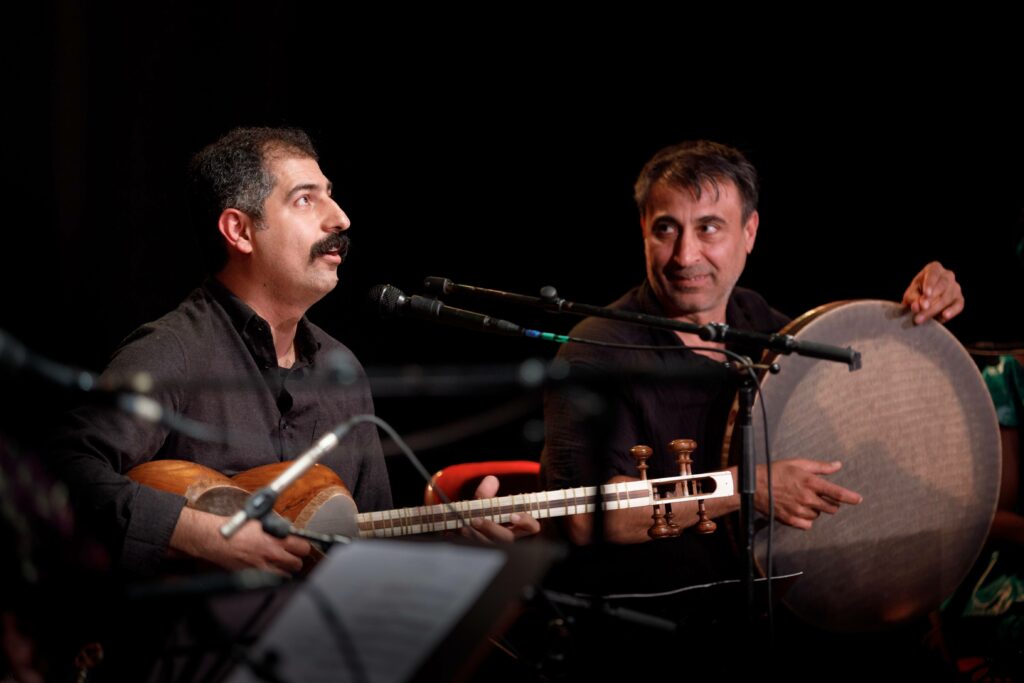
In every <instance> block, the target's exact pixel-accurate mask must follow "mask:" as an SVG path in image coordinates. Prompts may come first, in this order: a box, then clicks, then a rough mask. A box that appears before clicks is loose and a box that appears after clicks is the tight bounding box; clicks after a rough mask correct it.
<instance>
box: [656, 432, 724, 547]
mask: <svg viewBox="0 0 1024 683" xmlns="http://www.w3.org/2000/svg"><path fill="white" fill-rule="evenodd" d="M668 447H669V449H671V450H672V451H673V452H674V453H675V454H676V464H678V465H679V474H681V475H683V476H688V475H691V474H693V458H691V457H690V456H691V455H692V454H693V452H694V451H695V450H696V449H697V442H696V441H694V440H693V439H674V440H673V441H670V442H669V444H668ZM683 493H684V494H686V495H695V496H696V495H700V483H699V482H696V481H685V482H683ZM697 520H698V521H697V533H698V534H710V533H714V531H715V529H717V528H718V525H717V524H715V523H714V522H713V521H711V519H710V518H709V517H708V511H707V509H706V508H705V507H704V500H703V499H698V500H697Z"/></svg>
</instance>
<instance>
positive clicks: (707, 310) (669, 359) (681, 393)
mask: <svg viewBox="0 0 1024 683" xmlns="http://www.w3.org/2000/svg"><path fill="white" fill-rule="evenodd" d="M635 190H636V191H635V198H636V202H637V208H638V209H639V211H640V224H641V228H642V231H643V240H644V252H645V255H646V262H647V279H646V281H645V282H644V283H643V284H642V285H641V286H639V287H637V288H636V289H634V290H632V291H630V292H629V293H627V294H626V295H625V296H623V297H622V298H621V299H619V300H618V301H616V302H615V303H614V304H612V307H614V308H619V309H624V310H630V311H641V312H644V313H649V314H654V315H660V316H666V317H670V318H674V319H676V320H685V321H689V322H692V323H696V324H700V325H703V324H706V323H709V322H724V323H727V324H728V325H730V326H732V327H736V328H740V329H748V330H756V331H759V332H776V331H778V330H779V328H780V327H782V325H784V324H785V323H786V322H787V320H788V319H787V318H786V317H785V316H784V315H782V314H781V313H779V312H778V311H776V310H774V309H773V308H771V307H770V306H768V304H767V303H766V302H765V301H764V299H763V298H762V297H761V296H760V295H758V294H757V293H755V292H753V291H751V290H747V289H743V288H738V287H736V286H735V285H736V282H737V280H738V279H739V277H740V274H741V273H742V272H743V268H744V265H745V264H746V258H747V255H748V254H749V253H750V252H751V250H752V249H753V247H754V241H755V238H756V237H757V229H758V222H759V216H758V213H757V196H758V182H757V172H756V170H755V169H754V167H753V166H752V165H751V164H750V162H749V161H747V159H746V158H744V156H743V155H742V154H741V153H740V152H739V151H738V150H735V149H732V148H730V147H727V146H725V145H721V144H718V143H714V142H708V141H698V142H685V143H682V144H679V145H676V146H673V147H668V148H666V149H663V150H661V151H660V152H658V153H657V154H656V155H655V156H654V157H653V158H652V159H651V160H650V161H649V162H647V164H646V166H645V167H644V168H643V170H642V171H641V173H640V177H639V179H638V180H637V183H636V188H635ZM903 303H904V305H905V306H907V307H908V308H909V309H910V310H911V312H912V314H913V316H914V322H915V323H916V324H921V323H923V322H924V321H925V320H928V319H931V318H934V319H936V320H938V321H940V322H946V321H948V320H949V319H951V318H952V317H953V316H955V315H956V314H958V313H959V312H960V311H961V310H962V309H963V305H964V300H963V296H962V294H961V292H960V286H959V285H958V284H957V282H956V279H955V277H954V275H953V273H952V272H951V271H949V270H946V269H945V268H943V267H942V266H941V265H940V264H939V263H930V264H928V265H927V266H925V268H924V269H923V270H922V271H921V272H920V273H918V275H917V276H916V277H915V278H914V279H913V281H912V282H911V284H910V286H909V287H908V288H907V290H906V293H905V294H904V296H903ZM571 334H572V335H573V336H576V337H584V338H590V339H600V340H604V341H607V342H615V343H619V344H630V345H640V346H659V347H663V349H665V350H659V351H650V350H622V349H607V348H601V347H596V346H588V345H582V344H568V345H565V346H563V347H562V348H561V350H560V351H559V357H561V358H563V359H566V360H568V361H569V362H570V363H571V364H573V365H575V366H581V367H586V368H591V369H612V370H614V369H621V368H622V367H630V366H634V367H638V366H639V367H649V366H650V365H651V364H652V363H653V364H655V365H656V366H657V365H658V364H665V365H668V364H675V365H674V367H676V368H678V367H679V365H678V364H685V365H686V366H688V367H692V368H693V369H694V370H698V371H699V370H704V371H709V370H710V371H714V370H715V369H716V368H717V365H718V362H719V361H721V360H722V355H721V354H718V353H715V352H714V351H713V350H712V351H707V350H693V351H690V350H684V347H686V346H690V347H693V346H700V347H718V348H722V345H721V344H712V343H708V342H702V341H701V340H700V339H699V338H698V337H696V336H695V335H690V334H685V333H681V332H669V331H663V330H655V329H652V328H647V327H641V326H637V325H629V324H625V323H619V322H615V321H610V320H605V319H597V318H589V319H587V320H584V321H583V322H582V323H580V324H579V325H578V326H576V328H574V329H573V331H572V332H571ZM733 350H741V351H744V352H746V353H748V354H753V355H754V357H756V353H757V352H756V351H754V350H743V349H733ZM721 374H722V382H721V383H715V384H712V383H689V384H686V385H679V384H674V385H670V384H637V385H634V386H622V387H618V388H617V390H616V391H614V392H612V393H610V394H609V395H608V396H605V397H604V399H605V401H606V404H607V412H606V413H604V415H603V422H602V424H603V425H604V428H603V429H602V428H600V426H595V425H594V424H592V423H591V424H586V423H584V421H583V420H582V419H581V416H580V411H578V410H576V409H575V408H574V406H573V404H572V403H571V402H570V401H569V399H568V397H567V396H566V395H565V394H564V393H560V392H549V393H548V395H547V396H546V399H545V410H544V413H545V429H546V433H545V448H544V454H543V456H542V474H543V478H544V479H545V488H556V487H570V486H580V485H584V484H595V483H599V482H617V481H627V480H633V479H636V478H637V470H636V462H635V461H634V459H633V458H632V456H631V455H630V452H629V449H630V448H631V447H632V446H634V445H636V444H647V445H650V446H652V447H653V448H654V455H653V456H652V457H651V459H650V460H649V461H648V465H649V469H648V471H647V474H648V477H649V478H657V477H669V476H674V475H677V474H678V472H679V467H678V465H677V464H676V462H675V457H674V455H673V454H671V453H669V452H667V448H666V444H668V443H669V442H670V441H671V440H673V439H679V438H690V439H694V440H696V441H697V444H698V445H697V450H696V451H695V452H694V453H693V456H692V457H693V459H694V466H693V471H694V472H708V471H713V470H719V469H721V466H720V460H719V457H720V456H719V453H720V451H721V444H722V440H723V434H724V433H725V426H726V420H727V417H728V413H729V408H730V406H731V405H732V401H733V396H734V395H735V390H734V389H733V388H731V387H732V385H731V383H729V382H727V381H726V379H727V377H726V373H725V372H722V373H721ZM780 455H782V454H780ZM840 467H841V463H839V462H822V461H815V460H803V459H788V460H780V461H777V462H775V463H774V464H773V466H772V475H773V488H774V507H775V515H776V519H778V520H779V521H780V522H783V523H785V524H789V525H792V526H794V527H797V528H801V529H809V528H810V527H811V525H812V524H813V523H814V520H815V519H817V517H818V516H819V515H820V514H821V513H828V514H834V513H836V512H838V511H839V510H840V508H841V507H842V506H843V505H856V504H858V503H860V502H861V496H860V495H859V494H858V493H856V492H854V491H850V490H848V489H845V488H843V487H842V486H839V485H837V484H835V483H833V482H831V481H829V479H828V476H829V475H831V474H834V473H835V472H837V471H838V470H839V469H840ZM733 474H734V478H735V468H733ZM737 490H738V487H737ZM755 506H756V507H757V508H758V510H759V511H760V512H762V513H767V512H768V497H767V479H766V470H765V468H764V467H763V466H761V467H759V468H758V470H757V492H756V496H755ZM674 507H675V510H674V512H675V518H676V520H677V523H679V524H687V525H688V524H693V523H695V522H696V521H697V515H696V508H695V505H693V504H691V505H688V506H687V505H683V506H674ZM707 508H708V514H709V515H710V516H711V517H716V516H720V515H723V514H726V513H729V512H732V511H735V510H737V509H738V508H739V496H738V495H735V496H732V497H730V498H718V499H712V500H709V501H707ZM680 520H681V521H680ZM604 522H605V537H606V538H607V539H608V540H610V541H613V542H615V543H623V544H627V543H642V542H644V541H647V540H649V539H648V536H647V529H648V528H649V527H650V526H651V510H650V508H636V509H633V510H623V511H615V512H610V513H608V514H607V515H605V519H604ZM564 524H565V530H566V533H567V534H568V536H569V537H570V538H571V539H572V540H573V541H575V542H577V543H580V544H585V543H588V542H589V541H590V540H591V537H592V519H591V517H590V516H588V515H578V516H575V517H572V518H568V519H567V520H566V521H565V522H564ZM661 544H664V542H663V541H659V543H658V544H654V545H658V546H659V547H658V548H657V549H655V548H653V547H644V548H634V549H631V550H629V551H628V552H622V553H621V559H622V561H621V562H620V563H615V562H609V563H607V564H606V565H605V566H604V569H606V570H608V573H607V577H608V580H609V582H610V583H609V584H608V585H607V586H604V587H600V588H605V589H608V590H612V591H618V590H623V591H629V590H634V589H636V590H643V589H646V590H655V589H657V588H665V589H669V588H677V587H679V586H682V585H686V584H687V583H689V582H692V583H700V582H703V581H707V580H713V579H715V578H722V577H724V576H727V575H736V570H735V566H734V565H733V564H731V562H730V557H731V556H732V553H731V551H730V548H729V542H728V539H727V538H726V535H725V534H722V533H718V534H714V535H712V536H710V537H698V536H697V535H696V534H694V533H692V532H686V533H683V534H682V535H681V536H680V537H679V538H678V539H675V540H673V541H670V542H668V544H667V545H661ZM615 552H618V551H615ZM673 555H674V557H673Z"/></svg>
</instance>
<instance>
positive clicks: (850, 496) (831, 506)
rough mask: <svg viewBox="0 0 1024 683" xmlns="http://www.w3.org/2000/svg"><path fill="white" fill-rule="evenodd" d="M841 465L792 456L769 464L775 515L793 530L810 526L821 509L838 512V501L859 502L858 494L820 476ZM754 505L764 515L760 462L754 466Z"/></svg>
mask: <svg viewBox="0 0 1024 683" xmlns="http://www.w3.org/2000/svg"><path fill="white" fill-rule="evenodd" d="M841 467H842V463H840V462H838V461H834V462H822V461H820V460H805V459H796V458H794V459H791V460H779V461H777V462H775V463H772V487H773V489H774V494H775V495H774V501H773V502H774V504H775V518H776V519H777V520H779V521H780V522H782V523H783V524H788V525H789V526H793V527H796V528H797V529H810V528H811V525H812V524H813V523H814V520H816V519H817V518H818V516H819V515H820V514H821V513H822V512H827V513H828V514H830V515H833V514H835V513H837V512H839V506H840V505H841V504H845V505H857V504H858V503H860V502H861V500H863V498H862V497H861V495H860V494H859V493H856V492H854V491H851V490H849V489H845V488H843V487H842V486H839V485H838V484H835V483H832V482H830V481H828V480H827V479H824V478H823V477H822V475H828V474H834V473H836V472H838V471H839V469H840V468H841ZM754 507H756V508H757V509H758V511H759V512H761V513H762V514H765V515H767V514H768V472H767V469H766V468H765V466H764V465H759V466H758V468H757V489H756V492H755V494H754Z"/></svg>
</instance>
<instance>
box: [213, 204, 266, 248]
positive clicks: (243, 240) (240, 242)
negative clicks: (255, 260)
mask: <svg viewBox="0 0 1024 683" xmlns="http://www.w3.org/2000/svg"><path fill="white" fill-rule="evenodd" d="M217 229H218V230H220V234H221V235H222V236H223V237H224V241H225V242H226V243H227V247H228V252H229V253H230V252H232V251H236V252H238V253H241V254H251V253H252V233H253V232H254V231H255V229H256V222H255V221H254V220H253V219H252V217H251V216H249V214H247V213H245V212H244V211H240V210H239V209H224V211H222V212H221V214H220V218H218V219H217Z"/></svg>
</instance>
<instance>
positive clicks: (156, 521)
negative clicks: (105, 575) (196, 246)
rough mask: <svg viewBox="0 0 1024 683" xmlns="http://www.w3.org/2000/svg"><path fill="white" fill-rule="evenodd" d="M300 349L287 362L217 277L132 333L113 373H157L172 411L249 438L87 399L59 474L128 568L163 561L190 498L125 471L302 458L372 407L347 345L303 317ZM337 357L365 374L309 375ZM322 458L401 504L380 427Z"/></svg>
mask: <svg viewBox="0 0 1024 683" xmlns="http://www.w3.org/2000/svg"><path fill="white" fill-rule="evenodd" d="M295 351H296V362H295V364H294V366H293V367H292V368H290V369H287V370H285V369H279V368H278V366H277V355H276V352H275V349H274V343H273V337H272V335H271V332H270V327H269V325H268V324H267V322H266V321H265V320H263V319H262V318H261V317H260V316H259V315H257V314H256V313H255V312H254V311H253V310H252V309H251V308H250V307H249V306H247V305H246V304H245V303H243V302H242V301H241V300H240V299H238V298H237V297H235V296H234V295H233V294H232V293H231V292H230V291H228V290H227V289H226V288H225V287H224V286H223V285H221V284H220V283H219V282H217V281H216V280H209V281H207V282H206V283H204V284H203V286H201V287H199V288H198V289H196V290H195V291H193V292H192V293H191V294H190V295H189V296H188V298H186V299H185V301H184V302H182V303H181V305H180V306H178V308H176V309H175V310H174V311H171V312H170V313H168V314H167V315H165V316H164V317H162V318H160V319H159V320H156V321H155V322H152V323H149V324H146V325H143V326H142V327H140V328H139V329H138V330H136V331H135V332H133V333H132V334H131V335H130V336H129V337H128V338H127V339H125V341H124V342H122V344H121V346H120V347H119V348H118V349H117V351H115V353H114V356H113V358H112V360H111V362H110V364H109V365H108V366H107V368H106V370H105V371H104V373H103V379H104V380H110V381H112V380H114V379H115V378H123V377H127V376H132V375H135V374H137V373H140V372H146V373H149V374H150V375H151V376H152V377H153V379H154V382H155V384H156V385H157V386H158V387H160V386H161V385H163V388H161V389H159V390H158V391H157V392H156V393H155V394H154V398H156V399H157V400H159V401H160V402H161V403H162V404H163V406H164V407H165V408H166V409H168V410H171V411H173V412H175V413H177V414H180V415H183V416H185V417H188V418H190V419H192V420H197V421H200V422H203V423H206V424H209V425H213V426H216V427H226V428H228V429H230V430H231V432H232V433H236V434H243V435H244V436H245V442H244V445H242V444H238V443H232V444H223V443H212V442H208V441H203V440H200V439H196V438H193V437H190V436H187V435H184V434H181V433H178V432H172V431H170V430H168V429H166V428H164V427H162V426H156V425H153V424H150V423H145V422H142V421H140V420H138V419H135V418H132V417H129V416H127V415H125V414H124V413H122V412H119V411H116V410H114V409H112V408H110V407H108V406H105V405H87V406H83V407H82V408H80V409H78V410H76V411H75V412H74V413H73V414H72V416H71V419H70V421H69V424H68V426H67V428H66V429H65V430H62V433H61V434H60V435H59V438H58V440H57V444H56V447H55V449H54V456H55V461H56V463H57V467H58V471H59V473H60V474H61V475H62V476H63V477H64V478H65V479H66V480H67V481H68V483H69V484H70V488H71V490H72V495H73V497H74V499H75V502H76V504H77V505H76V507H77V508H78V511H79V513H80V514H83V515H84V517H85V519H86V521H87V522H90V523H91V524H92V526H93V527H94V530H95V532H96V533H98V534H99V535H100V536H101V538H102V539H103V540H104V541H105V542H106V543H107V544H108V545H109V546H110V547H111V549H112V550H113V552H114V553H115V555H116V556H117V557H118V558H119V564H120V567H121V568H122V569H123V570H125V571H126V572H129V573H131V574H152V573H154V572H156V571H158V570H159V568H160V565H161V562H162V560H163V558H164V556H165V555H166V551H167V546H168V543H169V541H170V537H171V532H172V531H173V530H174V526H175V524H176V523H177V519H178V516H179V514H180V512H181V508H182V507H183V506H184V503H185V500H184V499H183V498H181V497H179V496H176V495H173V494H169V493H166V492H162V491H158V490H156V489H152V488H149V487H146V486H142V485H140V484H137V483H135V482H132V481H131V480H129V479H128V478H127V477H125V476H124V473H125V472H127V471H128V470H130V469H131V468H133V467H135V466H136V465H139V464H142V463H144V462H147V461H149V460H152V459H160V458H176V459H185V460H191V461H194V462H197V463H200V464H202V465H206V466H208V467H211V468H213V469H215V470H218V471H220V472H222V473H224V474H226V475H228V476H231V475H234V474H236V473H238V472H241V471H244V470H248V469H251V468H252V467H255V466H258V465H264V464H267V463H273V462H279V461H282V460H290V459H293V458H295V457H296V456H298V455H299V454H301V453H302V452H303V451H304V450H306V449H307V448H309V447H310V446H311V445H312V444H313V443H314V441H316V440H317V439H318V438H320V437H321V436H323V435H324V434H325V433H326V432H328V431H329V430H331V429H333V428H334V427H335V426H337V425H338V424H340V423H341V422H343V421H344V420H346V419H348V418H350V417H352V416H353V415H358V414H368V413H372V412H373V402H372V400H371V398H370V393H369V390H368V388H367V385H366V382H365V375H364V373H363V369H362V367H361V366H360V365H359V362H358V361H357V360H356V359H355V357H354V356H353V355H352V353H351V352H350V351H349V350H348V349H347V348H346V347H345V346H344V345H343V344H341V343H340V342H338V341H337V340H335V339H333V338H332V337H331V336H329V335H328V334H327V333H325V332H324V331H323V330H321V329H320V328H319V327H317V326H316V325H314V324H312V323H310V322H309V321H308V320H306V319H305V318H303V319H302V320H301V321H300V322H299V325H298V330H297V333H296V338H295ZM339 365H340V366H344V367H345V368H347V370H346V371H347V372H349V373H353V374H354V375H355V377H356V378H357V380H356V381H355V382H354V383H353V384H352V385H351V386H349V387H346V388H344V389H340V388H334V387H329V386H327V385H326V384H324V383H315V382H310V381H306V380H308V379H309V378H311V377H314V378H315V377H317V376H322V375H323V374H324V373H325V372H326V371H328V370H331V369H335V368H337V367H338V366H339ZM231 378H235V379H237V380H239V386H237V387H233V388H225V387H224V386H223V382H224V380H227V379H231ZM246 380H248V382H247V381H246ZM204 382H207V383H208V384H209V386H208V388H205V389H204V388H203V383H204ZM218 384H220V386H218ZM321 462H322V463H323V464H325V465H327V466H329V467H330V468H331V469H333V470H334V471H335V472H337V473H338V474H339V475H340V476H341V478H342V480H343V481H345V483H346V484H347V486H348V488H349V489H350V490H351V491H352V494H353V496H354V497H355V500H356V504H357V506H358V507H359V508H360V509H361V510H364V511H368V510H379V509H386V508H388V507H390V506H391V492H390V487H389V485H388V477H387V469H386V467H385V463H384V457H383V454H382V452H381V447H380V441H379V439H378V436H377V430H376V427H375V426H373V425H371V424H361V425H359V426H357V427H356V428H355V429H353V430H352V431H351V432H350V433H349V434H348V436H347V437H346V438H345V439H344V440H343V441H342V443H341V445H340V446H339V447H338V448H336V449H335V450H334V451H332V452H331V453H328V454H327V455H326V456H325V457H324V459H323V460H321Z"/></svg>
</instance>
